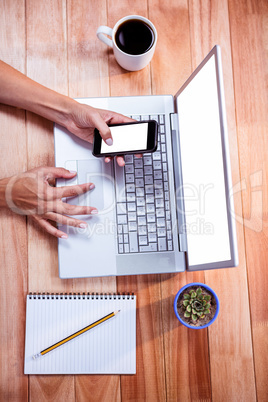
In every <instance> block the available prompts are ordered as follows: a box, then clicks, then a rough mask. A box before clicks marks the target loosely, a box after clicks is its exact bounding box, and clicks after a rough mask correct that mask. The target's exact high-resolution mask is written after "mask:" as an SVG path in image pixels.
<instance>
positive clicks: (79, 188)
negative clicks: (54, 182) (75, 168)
mask: <svg viewBox="0 0 268 402" xmlns="http://www.w3.org/2000/svg"><path fill="white" fill-rule="evenodd" d="M94 187H95V185H94V184H93V183H84V184H77V185H75V186H63V187H58V188H56V189H55V190H54V191H55V193H56V195H57V198H64V197H76V196H78V195H80V194H84V193H86V192H87V191H89V190H93V188H94Z"/></svg>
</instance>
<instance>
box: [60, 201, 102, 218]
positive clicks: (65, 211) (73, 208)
mask: <svg viewBox="0 0 268 402" xmlns="http://www.w3.org/2000/svg"><path fill="white" fill-rule="evenodd" d="M54 212H57V213H58V214H61V215H96V214H97V213H98V210H97V208H95V207H88V206H86V205H83V206H80V205H72V204H67V203H66V202H62V201H58V202H57V204H56V205H55V208H54Z"/></svg>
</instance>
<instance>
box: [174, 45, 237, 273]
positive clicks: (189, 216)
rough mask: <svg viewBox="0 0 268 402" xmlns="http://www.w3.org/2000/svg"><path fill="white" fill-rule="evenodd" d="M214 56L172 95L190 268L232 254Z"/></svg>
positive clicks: (223, 136)
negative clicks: (173, 98)
mask: <svg viewBox="0 0 268 402" xmlns="http://www.w3.org/2000/svg"><path fill="white" fill-rule="evenodd" d="M214 49H215V48H214ZM216 56H217V54H216V52H214V54H212V56H211V57H209V58H208V60H206V62H205V63H203V64H202V65H201V66H200V67H199V68H198V69H197V71H195V72H194V73H193V75H192V76H191V77H190V79H189V80H188V81H187V82H186V84H185V85H184V86H183V87H182V89H181V90H180V91H179V92H178V94H177V95H176V97H177V111H178V119H179V137H180V147H181V165H182V177H183V191H184V204H185V231H186V234H187V248H188V252H187V256H188V265H189V266H196V267H197V266H198V265H202V264H210V263H214V264H215V262H220V261H230V260H231V259H232V257H233V256H232V247H231V245H230V237H231V238H232V233H231V229H230V211H229V196H228V193H229V184H230V183H231V179H230V177H229V179H230V180H229V181H228V177H227V176H228V174H229V173H228V171H227V168H228V161H226V152H227V153H228V145H227V144H228V142H226V141H228V140H227V138H226V136H227V131H226V130H225V129H226V127H225V116H224V104H222V99H223V98H221V95H220V94H219V91H220V89H221V88H220V85H221V83H220V81H219V76H218V74H219V72H218V71H217V63H216V61H217V60H216ZM230 234H231V236H230ZM233 265H234V264H233ZM221 266H222V264H221ZM229 266H230V265H229ZM214 267H215V266H213V268H214ZM200 269H201V268H200Z"/></svg>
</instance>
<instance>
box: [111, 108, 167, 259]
mask: <svg viewBox="0 0 268 402" xmlns="http://www.w3.org/2000/svg"><path fill="white" fill-rule="evenodd" d="M131 117H132V118H133V119H135V120H140V121H143V120H149V119H152V120H156V121H157V122H158V123H159V132H158V146H157V150H156V151H155V152H154V153H146V154H143V156H142V158H137V157H136V156H134V155H126V156H125V167H124V168H120V167H118V166H117V164H115V178H116V200H117V205H116V207H117V243H118V253H119V254H127V253H145V252H157V251H172V250H173V239H172V222H171V212H170V196H169V181H168V162H167V153H166V130H165V116H164V115H158V116H156V115H153V116H131Z"/></svg>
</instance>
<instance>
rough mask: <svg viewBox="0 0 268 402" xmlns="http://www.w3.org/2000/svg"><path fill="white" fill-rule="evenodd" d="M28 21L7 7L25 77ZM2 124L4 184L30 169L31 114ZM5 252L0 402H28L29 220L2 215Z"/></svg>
mask: <svg viewBox="0 0 268 402" xmlns="http://www.w3.org/2000/svg"><path fill="white" fill-rule="evenodd" d="M24 17H25V4H24V2H23V1H18V0H17V1H12V2H10V1H3V2H2V4H1V16H0V20H1V23H0V38H1V39H0V59H1V60H3V61H5V62H6V63H8V64H10V65H12V66H13V67H15V68H16V69H18V70H20V71H21V72H24V71H25V18H24ZM18 19H19V21H20V23H19V24H18V23H17V21H18ZM0 121H1V124H0V171H1V177H2V178H4V177H10V176H12V175H15V174H17V173H20V172H21V171H24V170H26V167H27V147H26V139H27V135H26V129H25V112H24V111H22V110H18V109H16V108H12V107H7V106H3V105H0ZM0 247H1V249H0V255H1V261H0V269H1V285H0V305H1V330H0V344H1V352H0V399H1V400H3V401H11V400H12V401H18V402H19V401H21V400H27V398H28V377H27V376H25V375H24V374H23V366H24V344H25V335H24V334H25V295H26V293H27V232H26V218H25V217H22V216H19V215H15V214H14V213H12V212H11V211H8V210H4V209H2V210H1V211H0Z"/></svg>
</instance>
